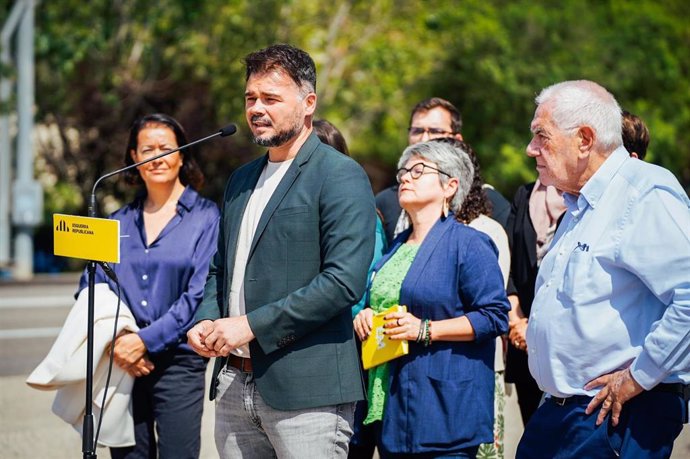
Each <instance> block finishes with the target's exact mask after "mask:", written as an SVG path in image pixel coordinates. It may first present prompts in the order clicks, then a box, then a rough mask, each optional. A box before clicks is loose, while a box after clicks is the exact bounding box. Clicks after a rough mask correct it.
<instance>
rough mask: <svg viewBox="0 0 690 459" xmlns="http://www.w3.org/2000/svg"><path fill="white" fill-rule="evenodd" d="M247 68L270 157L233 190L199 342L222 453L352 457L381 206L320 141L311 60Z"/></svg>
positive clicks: (251, 107)
mask: <svg viewBox="0 0 690 459" xmlns="http://www.w3.org/2000/svg"><path fill="white" fill-rule="evenodd" d="M245 61H246V64H247V84H246V91H245V105H246V107H245V111H246V117H247V122H248V124H249V127H250V129H251V131H252V134H253V136H254V141H255V142H256V143H258V144H259V145H263V146H266V147H268V154H267V155H265V156H263V157H261V158H259V159H257V160H255V161H252V162H251V163H249V164H247V165H245V166H243V167H241V168H239V169H238V170H237V171H235V172H234V173H233V174H232V176H231V177H230V179H229V181H228V184H227V186H226V189H225V196H224V201H223V214H222V218H221V222H220V225H221V228H220V235H219V238H218V252H217V254H216V256H215V257H214V259H213V262H212V263H211V267H210V272H209V276H208V280H207V283H206V288H205V292H204V300H203V303H202V304H201V306H200V307H199V309H198V311H197V313H196V317H195V322H196V324H195V325H194V327H193V328H192V329H191V330H190V331H189V332H188V334H187V337H188V341H189V343H190V345H191V346H192V347H193V348H194V349H195V350H196V351H197V352H198V353H199V354H201V355H204V356H207V357H217V359H216V363H215V368H214V372H213V384H212V387H211V398H212V399H213V398H216V446H217V447H218V451H219V454H220V455H221V457H275V456H277V457H319V458H321V457H324V458H325V457H346V456H347V449H348V442H349V438H350V436H351V434H352V417H353V411H354V402H355V401H356V400H360V399H362V398H363V396H364V394H363V389H362V380H361V375H360V369H359V366H360V364H359V359H358V356H357V350H356V347H355V342H354V335H353V329H352V320H351V313H350V306H351V305H352V304H354V303H356V302H357V301H358V300H359V299H360V298H361V296H362V294H363V292H364V289H365V284H366V276H367V270H368V267H369V263H370V262H371V257H372V254H373V249H374V233H375V218H376V217H375V216H376V214H375V206H374V197H373V194H372V191H371V187H370V184H369V181H368V179H367V177H366V174H365V173H364V171H363V170H362V168H361V167H360V166H359V165H358V164H357V163H356V162H354V161H353V160H352V159H350V158H348V157H347V156H345V155H342V154H340V153H338V152H337V151H335V150H334V149H332V148H331V147H329V146H327V145H325V144H322V143H321V142H320V140H319V139H318V137H317V136H316V135H315V133H313V132H312V119H313V114H314V111H315V109H316V94H315V92H314V91H315V87H316V71H315V67H314V62H313V61H312V59H311V57H309V55H308V54H307V53H305V52H304V51H302V50H299V49H297V48H294V47H292V46H289V45H273V46H270V47H268V48H266V49H263V50H260V51H257V52H255V53H252V54H250V55H249V56H247V58H246V59H245Z"/></svg>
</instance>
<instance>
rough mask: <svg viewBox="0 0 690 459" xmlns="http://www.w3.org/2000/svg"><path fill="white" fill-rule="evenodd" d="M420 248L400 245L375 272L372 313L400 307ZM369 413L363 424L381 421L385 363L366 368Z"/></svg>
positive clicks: (386, 382) (370, 301)
mask: <svg viewBox="0 0 690 459" xmlns="http://www.w3.org/2000/svg"><path fill="white" fill-rule="evenodd" d="M418 250H419V245H411V244H403V245H401V246H400V248H398V250H397V251H396V252H395V253H394V254H393V256H392V257H391V258H390V259H389V260H388V261H387V262H386V263H385V264H384V265H383V266H382V267H381V269H380V270H379V271H378V272H377V273H376V277H374V280H373V281H372V283H371V290H370V292H369V306H370V307H371V309H372V310H373V311H374V313H377V312H381V311H385V310H386V309H388V308H390V307H391V306H395V305H397V304H399V301H400V288H401V286H402V283H403V280H404V279H405V276H406V275H407V272H408V271H409V270H410V266H412V262H413V261H414V258H415V256H416V255H417V251H418ZM368 396H369V411H368V412H367V417H366V419H365V420H364V424H371V423H372V422H374V421H380V420H381V419H382V418H383V409H384V406H385V403H386V399H387V398H388V363H384V364H381V365H378V366H376V367H374V368H371V369H369V388H368Z"/></svg>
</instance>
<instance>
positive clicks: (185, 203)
mask: <svg viewBox="0 0 690 459" xmlns="http://www.w3.org/2000/svg"><path fill="white" fill-rule="evenodd" d="M196 198H197V192H196V191H194V188H192V187H191V186H189V185H187V186H186V187H185V189H184V191H183V192H182V195H181V196H180V199H178V200H177V205H178V206H182V207H183V208H184V209H185V210H186V211H187V212H190V211H191V210H192V208H193V207H194V203H195V202H196Z"/></svg>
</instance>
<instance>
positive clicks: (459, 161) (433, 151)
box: [398, 140, 474, 215]
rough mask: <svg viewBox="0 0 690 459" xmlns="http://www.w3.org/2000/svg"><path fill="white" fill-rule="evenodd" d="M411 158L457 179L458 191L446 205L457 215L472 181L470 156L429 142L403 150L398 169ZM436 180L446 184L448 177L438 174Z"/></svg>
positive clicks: (450, 147)
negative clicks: (436, 167)
mask: <svg viewBox="0 0 690 459" xmlns="http://www.w3.org/2000/svg"><path fill="white" fill-rule="evenodd" d="M413 156H419V157H421V158H423V159H426V160H427V161H430V162H432V163H435V164H436V166H438V168H439V169H440V170H442V171H443V172H444V173H446V174H448V175H449V176H450V177H455V178H457V179H458V190H457V191H456V192H455V195H454V196H453V198H452V199H451V200H450V202H449V203H448V204H449V207H450V210H452V211H453V213H454V214H456V215H457V214H458V213H459V212H460V209H462V204H463V203H464V202H465V198H466V197H467V195H468V194H469V193H470V187H471V186H472V179H473V178H474V166H473V165H472V160H471V159H470V156H469V155H468V154H467V152H465V151H464V150H462V149H461V148H459V147H455V146H453V145H451V144H449V143H445V142H439V141H437V140H431V141H427V142H421V143H416V144H414V145H410V146H409V147H407V148H405V151H403V152H402V155H401V156H400V159H399V160H398V168H401V167H404V166H405V164H407V162H408V161H409V160H410V158H412V157H413ZM438 178H439V180H440V181H441V183H442V184H444V185H445V184H446V183H448V179H449V177H448V176H446V175H444V174H439V175H438Z"/></svg>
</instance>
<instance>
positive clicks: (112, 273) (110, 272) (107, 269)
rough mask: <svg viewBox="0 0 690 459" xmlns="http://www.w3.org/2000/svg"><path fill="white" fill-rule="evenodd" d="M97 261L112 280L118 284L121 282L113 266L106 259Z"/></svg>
mask: <svg viewBox="0 0 690 459" xmlns="http://www.w3.org/2000/svg"><path fill="white" fill-rule="evenodd" d="M96 263H97V264H98V266H100V267H101V269H102V270H103V272H104V273H105V275H106V276H108V277H109V278H110V280H112V281H113V282H115V283H116V284H118V283H119V281H118V280H117V275H116V274H115V271H113V268H111V267H110V265H109V264H108V263H106V262H105V261H97V262H96Z"/></svg>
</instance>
